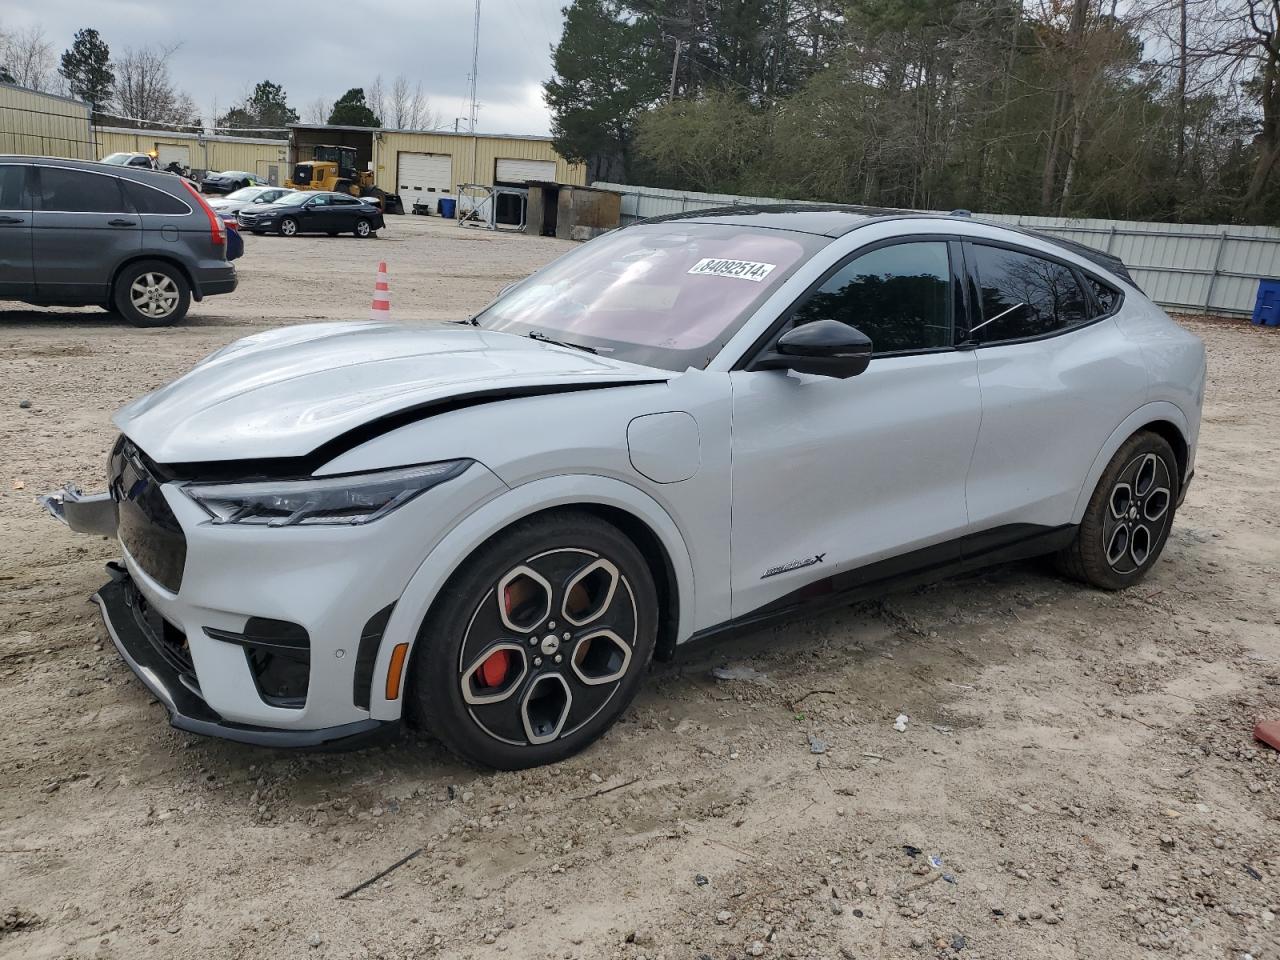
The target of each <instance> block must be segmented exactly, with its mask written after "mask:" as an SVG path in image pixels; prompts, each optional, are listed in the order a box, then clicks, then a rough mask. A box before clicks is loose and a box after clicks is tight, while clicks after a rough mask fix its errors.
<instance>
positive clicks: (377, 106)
mask: <svg viewBox="0 0 1280 960" xmlns="http://www.w3.org/2000/svg"><path fill="white" fill-rule="evenodd" d="M364 102H365V103H367V104H368V105H369V109H370V110H372V111H373V115H374V116H375V117H377V118H378V122H379V123H384V124H385V123H386V122H387V94H386V89H385V88H384V87H383V85H382V74H378V75H377V76H376V77H374V78H373V83H371V84H370V85H369V86H368V87H366V88H365V91H364Z"/></svg>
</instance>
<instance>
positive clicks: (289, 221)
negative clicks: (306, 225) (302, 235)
mask: <svg viewBox="0 0 1280 960" xmlns="http://www.w3.org/2000/svg"><path fill="white" fill-rule="evenodd" d="M297 235H298V221H297V220H295V219H293V217H285V218H284V219H283V220H281V221H280V236H282V237H296V236H297Z"/></svg>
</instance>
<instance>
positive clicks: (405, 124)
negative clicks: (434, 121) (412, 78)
mask: <svg viewBox="0 0 1280 960" xmlns="http://www.w3.org/2000/svg"><path fill="white" fill-rule="evenodd" d="M412 102H413V100H412V94H411V93H410V92H409V78H408V77H406V76H405V75H404V74H403V73H397V74H396V78H395V79H394V80H393V81H391V92H390V94H389V95H388V97H387V115H386V116H385V117H383V118H382V122H383V123H385V124H387V125H388V126H392V127H395V128H396V129H397V130H408V129H411V128H412V127H413V116H412V113H411V109H412ZM375 112H377V111H376V110H375Z"/></svg>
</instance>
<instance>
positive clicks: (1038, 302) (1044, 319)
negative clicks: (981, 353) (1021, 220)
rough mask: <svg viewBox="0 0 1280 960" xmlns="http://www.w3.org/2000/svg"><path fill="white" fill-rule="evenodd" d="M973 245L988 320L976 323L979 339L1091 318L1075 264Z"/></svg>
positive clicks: (1051, 329) (1020, 335)
mask: <svg viewBox="0 0 1280 960" xmlns="http://www.w3.org/2000/svg"><path fill="white" fill-rule="evenodd" d="M970 250H971V251H972V254H973V259H974V264H975V267H976V269H977V273H978V283H979V289H980V290H981V301H982V319H981V320H980V321H978V322H977V323H975V324H974V326H973V336H974V338H975V339H976V340H977V341H978V342H979V343H996V342H999V341H1002V340H1022V339H1025V338H1027V337H1042V336H1044V335H1046V334H1050V333H1056V332H1058V331H1060V330H1066V329H1068V328H1069V327H1074V326H1078V325H1079V324H1082V323H1086V322H1087V321H1088V320H1089V312H1088V302H1087V301H1086V299H1085V296H1084V291H1083V290H1081V289H1080V284H1079V283H1077V282H1076V275H1075V273H1074V272H1073V271H1072V270H1071V268H1070V267H1067V266H1064V265H1063V264H1060V263H1055V262H1054V261H1052V260H1045V259H1043V258H1042V257H1036V256H1032V255H1030V254H1026V253H1019V252H1017V251H1016V250H1005V249H1003V248H1001V247H988V246H985V245H983V244H973V245H972V246H971V247H970Z"/></svg>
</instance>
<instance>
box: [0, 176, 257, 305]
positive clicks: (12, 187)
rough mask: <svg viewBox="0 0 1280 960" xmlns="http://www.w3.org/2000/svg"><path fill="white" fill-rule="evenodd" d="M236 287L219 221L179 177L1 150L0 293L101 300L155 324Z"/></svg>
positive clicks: (75, 301)
mask: <svg viewBox="0 0 1280 960" xmlns="http://www.w3.org/2000/svg"><path fill="white" fill-rule="evenodd" d="M235 288H236V270H235V267H233V266H232V265H231V264H230V263H228V262H227V229H226V226H225V225H224V224H223V222H222V218H221V217H219V216H218V215H217V214H216V213H214V212H213V210H211V209H210V208H209V206H208V204H206V203H205V201H204V198H203V197H201V196H200V194H199V193H197V192H196V190H195V188H194V187H192V186H191V185H190V184H189V183H188V182H187V181H186V180H184V179H183V178H182V177H175V176H172V175H170V174H165V173H158V172H155V171H151V170H141V169H135V168H133V167H120V166H109V165H107V164H102V163H93V162H90V161H87V160H58V159H53V158H47V157H24V156H3V155H0V300H22V301H25V302H26V303H34V304H38V305H51V304H67V305H77V306H83V305H86V304H100V305H101V306H103V307H106V308H107V309H109V310H110V309H114V310H117V311H119V313H120V314H121V315H122V316H123V317H124V318H125V319H126V320H128V321H129V322H130V323H133V324H136V325H137V326H140V327H159V326H164V325H166V324H170V323H175V322H177V321H178V320H181V319H182V318H183V317H184V316H185V315H186V312H187V308H188V307H190V305H191V300H192V298H193V297H194V298H195V299H196V300H203V299H204V298H205V297H207V296H212V295H214V294H218V293H230V292H231V291H232V290H234V289H235Z"/></svg>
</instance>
